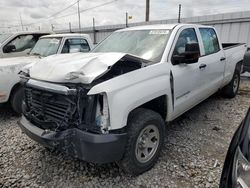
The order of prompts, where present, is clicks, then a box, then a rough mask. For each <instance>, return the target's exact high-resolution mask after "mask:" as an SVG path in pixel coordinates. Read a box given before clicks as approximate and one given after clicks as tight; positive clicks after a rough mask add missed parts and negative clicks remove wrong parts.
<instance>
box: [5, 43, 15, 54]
mask: <svg viewBox="0 0 250 188" xmlns="http://www.w3.org/2000/svg"><path fill="white" fill-rule="evenodd" d="M15 51H16V46H15V45H12V44H8V45H6V46H4V47H3V52H4V53H11V52H15Z"/></svg>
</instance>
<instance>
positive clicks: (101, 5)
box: [0, 0, 118, 28]
mask: <svg viewBox="0 0 250 188" xmlns="http://www.w3.org/2000/svg"><path fill="white" fill-rule="evenodd" d="M116 1H118V0H113V1H109V2H106V3H103V4H100V5H97V6H93V7H90V8H87V9H84V10H79V13H83V12H87V11H89V10H92V9H95V8H99V7H103V6H106V5H108V4H111V3H114V2H116ZM77 2H78V1H77ZM77 2H75V3H73V4H76V3H77ZM73 4H72V5H70V6H68V7H66V8H67V9H68V8H70V7H72V6H73ZM59 12H62V11H58V12H57V15H58V14H59ZM55 14H56V13H55ZM75 14H78V13H77V12H74V13H70V14H66V15H63V16H58V17H55V16H53V17H52V16H49V17H47V18H44V19H47V20H44V21H41V22H33V23H28V24H23V26H31V25H36V24H41V23H44V22H48V21H51V20H55V19H60V18H64V17H68V16H72V15H75ZM20 26H21V25H13V26H6V27H0V28H11V27H20Z"/></svg>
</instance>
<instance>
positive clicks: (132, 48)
mask: <svg viewBox="0 0 250 188" xmlns="http://www.w3.org/2000/svg"><path fill="white" fill-rule="evenodd" d="M169 35H170V30H140V31H120V32H114V33H113V34H111V35H110V36H109V37H108V38H107V39H106V40H104V41H103V42H102V43H100V44H99V45H98V46H97V47H96V48H95V49H94V50H93V52H122V53H128V54H132V55H135V56H138V57H141V58H143V59H146V60H149V61H153V62H159V61H160V60H161V57H162V54H163V52H164V49H165V47H166V44H167V41H168V38H169Z"/></svg>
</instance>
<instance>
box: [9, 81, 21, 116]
mask: <svg viewBox="0 0 250 188" xmlns="http://www.w3.org/2000/svg"><path fill="white" fill-rule="evenodd" d="M23 98H24V89H23V87H21V86H19V87H17V88H15V89H14V91H13V92H12V94H11V98H10V104H11V108H12V109H13V110H14V112H15V113H16V114H17V115H21V114H22V101H23Z"/></svg>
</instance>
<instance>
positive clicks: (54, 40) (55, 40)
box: [49, 39, 60, 44]
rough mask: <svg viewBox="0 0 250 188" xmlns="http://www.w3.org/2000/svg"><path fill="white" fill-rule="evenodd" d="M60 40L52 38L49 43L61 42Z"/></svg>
mask: <svg viewBox="0 0 250 188" xmlns="http://www.w3.org/2000/svg"><path fill="white" fill-rule="evenodd" d="M59 42H60V40H58V39H51V40H50V41H49V43H51V44H59Z"/></svg>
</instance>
